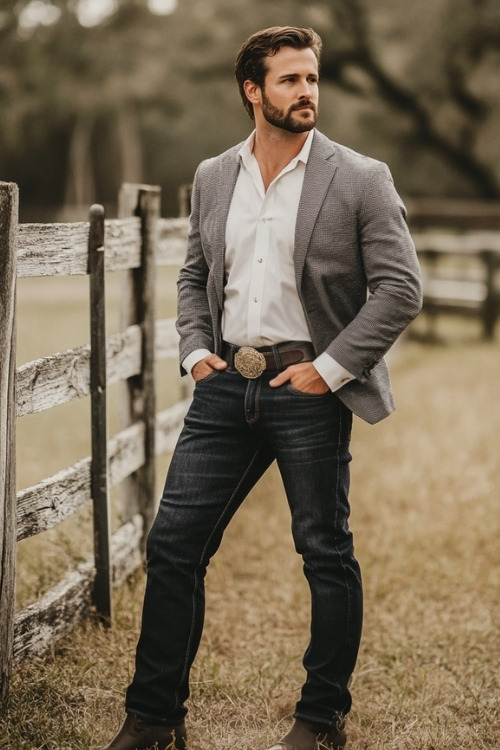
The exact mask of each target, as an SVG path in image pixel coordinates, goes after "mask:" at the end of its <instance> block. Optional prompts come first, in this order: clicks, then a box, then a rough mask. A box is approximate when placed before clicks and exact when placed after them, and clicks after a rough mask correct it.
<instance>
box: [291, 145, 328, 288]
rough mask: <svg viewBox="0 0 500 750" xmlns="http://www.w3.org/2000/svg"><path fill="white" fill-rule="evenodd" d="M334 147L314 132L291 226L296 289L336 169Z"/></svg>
mask: <svg viewBox="0 0 500 750" xmlns="http://www.w3.org/2000/svg"><path fill="white" fill-rule="evenodd" d="M334 153H335V146H334V144H333V143H332V141H330V140H329V139H328V138H326V136H324V135H323V134H322V133H319V132H318V131H316V132H315V133H314V139H313V142H312V145H311V151H310V153H309V159H308V160H307V166H306V171H305V175H304V184H303V187H302V194H301V197H300V202H299V208H298V211H297V223H296V225H295V248H294V265H295V276H296V279H297V287H300V283H301V280H302V271H303V269H304V262H305V259H306V255H307V250H308V247H309V242H310V240H311V234H312V231H313V229H314V225H315V224H316V220H317V218H318V214H319V212H320V210H321V206H322V205H323V201H324V200H325V197H326V194H327V192H328V189H329V187H330V184H331V182H332V180H333V176H334V174H335V171H336V169H337V165H336V163H335V160H334Z"/></svg>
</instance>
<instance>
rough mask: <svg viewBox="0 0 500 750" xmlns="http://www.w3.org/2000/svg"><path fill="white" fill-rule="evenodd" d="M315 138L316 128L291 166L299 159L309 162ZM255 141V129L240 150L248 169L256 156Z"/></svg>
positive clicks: (240, 155) (241, 157) (308, 136)
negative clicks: (254, 152) (254, 151)
mask: <svg viewBox="0 0 500 750" xmlns="http://www.w3.org/2000/svg"><path fill="white" fill-rule="evenodd" d="M313 138H314V128H313V129H312V130H311V131H310V132H309V133H308V135H307V138H306V140H305V141H304V145H303V146H302V148H301V149H300V151H299V153H298V154H297V156H295V157H294V158H293V159H292V160H291V161H290V163H289V165H288V166H289V167H294V166H295V165H296V164H297V163H298V162H299V161H301V162H303V163H304V164H307V160H308V159H309V153H310V151H311V146H312V142H313ZM254 142H255V130H253V131H252V132H251V133H250V135H249V136H248V138H247V139H246V141H245V143H244V144H243V146H242V147H241V148H240V150H239V151H238V156H239V158H240V159H241V161H242V162H243V164H244V165H245V167H246V168H247V169H249V166H250V161H251V160H253V159H254V158H255V157H254V155H253V144H254Z"/></svg>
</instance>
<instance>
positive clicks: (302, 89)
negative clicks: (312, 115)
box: [298, 80, 314, 99]
mask: <svg viewBox="0 0 500 750" xmlns="http://www.w3.org/2000/svg"><path fill="white" fill-rule="evenodd" d="M313 90H314V86H313V84H312V83H310V82H309V81H307V80H304V81H301V82H300V85H299V90H298V96H299V99H312V98H313Z"/></svg>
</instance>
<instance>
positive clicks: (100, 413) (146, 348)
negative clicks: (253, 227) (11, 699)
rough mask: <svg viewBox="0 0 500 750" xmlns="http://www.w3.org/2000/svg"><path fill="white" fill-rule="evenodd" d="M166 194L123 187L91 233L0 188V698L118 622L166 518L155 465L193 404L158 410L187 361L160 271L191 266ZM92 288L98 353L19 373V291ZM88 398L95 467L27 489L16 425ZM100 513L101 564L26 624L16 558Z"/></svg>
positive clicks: (63, 586)
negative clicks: (165, 382) (160, 509)
mask: <svg viewBox="0 0 500 750" xmlns="http://www.w3.org/2000/svg"><path fill="white" fill-rule="evenodd" d="M159 205H160V192H159V189H158V188H156V187H150V186H143V185H124V186H123V187H122V192H121V196H120V218H119V219H112V220H105V218H104V211H103V209H102V207H101V206H93V207H91V209H90V213H89V221H88V222H75V223H71V224H19V223H18V220H17V215H18V193H17V187H16V186H15V185H13V184H10V183H0V243H1V254H0V303H1V309H0V315H1V317H0V333H1V343H0V363H1V381H0V399H1V400H0V486H1V488H2V490H1V497H0V519H1V521H2V530H1V534H0V560H1V562H2V567H1V570H0V626H1V640H0V683H1V684H0V692H1V693H2V695H5V694H6V693H7V690H8V685H9V679H10V676H11V673H12V668H13V664H15V663H16V662H18V661H19V660H21V659H23V658H27V657H29V656H31V655H35V654H39V653H41V652H43V651H44V650H45V649H46V648H47V647H48V646H49V645H50V644H51V643H53V642H54V641H55V640H57V639H58V638H60V637H61V636H62V635H64V634H65V633H67V632H68V631H69V630H71V629H72V628H73V627H74V625H75V624H76V623H77V622H78V620H79V619H80V618H81V617H82V615H83V614H84V613H85V612H86V611H87V610H88V608H89V604H90V603H93V604H94V606H95V609H96V611H97V612H98V614H99V615H100V617H101V618H102V619H103V621H104V622H105V623H107V624H109V623H111V620H112V606H111V587H112V586H113V585H118V584H120V583H121V582H123V581H124V580H125V578H126V577H127V575H128V574H130V572H132V571H133V570H134V569H135V568H136V567H137V566H138V565H139V564H140V562H141V559H142V554H141V553H142V549H143V545H144V538H145V533H146V531H147V529H148V527H149V525H150V523H151V520H152V516H153V512H154V501H155V498H154V493H155V468H154V464H155V456H156V455H158V454H161V453H166V452H169V451H171V450H172V448H173V445H174V443H175V439H176V436H177V434H178V432H179V429H180V426H181V424H182V420H183V417H184V414H185V411H186V409H187V406H188V403H189V396H188V395H184V397H181V399H180V400H178V401H177V402H176V403H174V405H173V406H171V407H170V408H168V409H166V410H164V411H161V412H159V413H157V412H156V400H155V390H156V389H155V378H154V364H155V362H157V361H160V360H164V359H168V358H176V357H177V334H176V331H175V325H174V320H173V319H161V320H158V319H156V310H155V300H154V279H155V273H156V268H157V267H158V266H171V265H179V264H180V263H182V260H183V257H184V252H185V240H186V234H187V219H186V218H181V219H162V218H161V217H160V216H159ZM108 271H122V272H125V277H126V282H125V287H124V290H123V294H122V297H123V298H124V299H125V304H124V308H123V313H122V320H123V327H122V330H121V331H120V332H119V333H118V334H114V335H112V336H109V337H106V335H105V307H106V305H105V300H106V290H105V274H106V272H108ZM68 275H85V276H88V278H89V333H90V343H89V344H88V345H85V346H80V347H76V348H74V349H69V350H66V351H64V352H61V353H58V354H53V355H50V356H47V357H43V358H40V359H37V360H33V361H31V362H27V363H25V364H23V365H22V366H20V367H18V368H17V369H16V367H15V364H14V363H15V348H16V335H15V333H16V280H17V279H18V278H27V277H43V276H68ZM112 383H122V384H123V398H122V401H121V403H122V404H123V408H122V425H121V429H120V431H119V432H118V433H117V434H115V435H114V436H113V437H111V438H109V437H108V434H107V431H108V427H107V408H106V393H107V388H108V386H109V385H110V384H112ZM82 397H90V404H91V406H90V417H89V418H90V424H91V455H90V456H88V457H84V458H82V459H80V460H79V461H77V462H76V463H75V464H73V465H72V466H69V467H67V468H65V469H63V470H61V471H59V472H58V473H57V474H55V475H53V476H51V477H46V478H45V479H43V480H42V481H41V482H39V483H37V484H36V485H34V486H32V487H27V488H25V489H22V490H20V491H18V492H16V490H15V486H16V462H15V458H16V449H15V425H16V419H19V418H21V417H24V416H26V415H28V414H34V413H37V412H40V411H44V410H47V409H52V408H53V407H55V406H58V405H61V404H65V403H68V402H70V401H73V400H75V399H80V398H82ZM118 484H120V485H121V486H122V487H124V488H125V490H124V493H123V494H124V498H125V501H124V502H122V505H121V507H122V509H125V513H124V515H125V518H124V523H123V524H122V526H121V527H120V528H119V529H118V531H116V532H115V533H114V534H113V535H112V536H111V535H110V522H109V491H110V488H111V487H112V486H115V485H118ZM89 502H91V503H92V507H93V519H94V521H93V522H94V556H93V559H92V560H89V561H88V562H86V563H83V564H81V565H79V566H78V567H77V568H76V569H75V570H73V571H71V572H70V573H69V574H68V575H67V576H66V577H65V578H64V579H63V580H62V581H60V582H59V583H58V584H57V585H56V586H55V587H54V588H53V589H51V590H50V591H49V592H47V594H45V595H44V596H43V597H41V599H40V600H39V601H37V602H35V603H34V604H31V605H30V606H28V607H26V608H25V609H24V610H23V611H21V612H19V613H18V614H17V615H14V587H15V575H16V571H15V546H16V543H17V541H20V540H22V539H27V538H29V537H31V536H33V535H35V534H38V533H40V532H42V531H45V530H47V529H50V528H53V527H54V526H56V525H57V524H58V523H60V522H61V521H62V520H64V519H66V518H68V517H69V516H71V515H73V514H74V513H75V512H76V511H77V510H78V509H80V508H82V507H83V506H85V505H87V504H88V503H89Z"/></svg>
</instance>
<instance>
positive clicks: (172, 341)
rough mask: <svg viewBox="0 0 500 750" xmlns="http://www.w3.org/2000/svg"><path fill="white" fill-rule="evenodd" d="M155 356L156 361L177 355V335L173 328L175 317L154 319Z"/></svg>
mask: <svg viewBox="0 0 500 750" xmlns="http://www.w3.org/2000/svg"><path fill="white" fill-rule="evenodd" d="M155 338H156V342H155V358H156V360H157V361H160V360H164V359H171V358H173V357H178V356H179V335H178V333H177V331H176V329H175V318H163V320H157V321H156V329H155Z"/></svg>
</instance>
